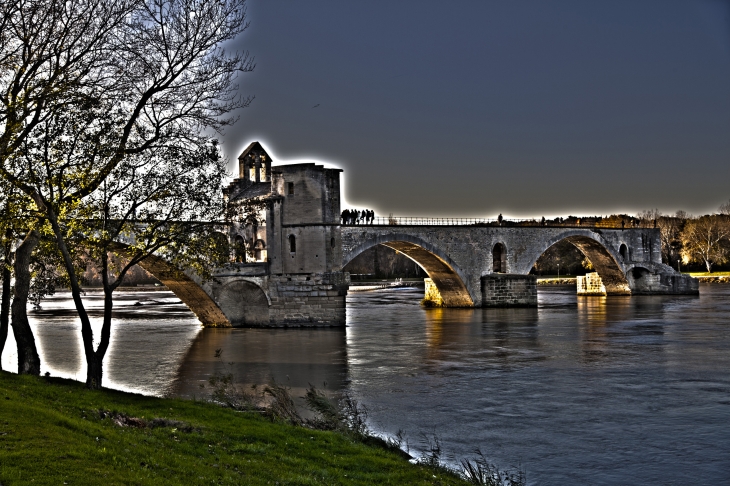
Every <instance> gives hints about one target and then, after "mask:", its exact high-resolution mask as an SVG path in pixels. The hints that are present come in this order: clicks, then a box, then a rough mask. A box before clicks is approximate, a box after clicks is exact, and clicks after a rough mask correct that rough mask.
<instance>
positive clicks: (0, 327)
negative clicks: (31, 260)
mask: <svg viewBox="0 0 730 486" xmlns="http://www.w3.org/2000/svg"><path fill="white" fill-rule="evenodd" d="M3 257H4V258H3V261H2V262H0V264H1V265H2V266H3V268H2V279H3V291H2V300H1V301H0V371H2V369H3V364H2V355H3V350H4V349H5V341H6V340H7V339H8V323H9V322H10V263H11V259H10V244H9V243H8V245H6V247H5V255H3Z"/></svg>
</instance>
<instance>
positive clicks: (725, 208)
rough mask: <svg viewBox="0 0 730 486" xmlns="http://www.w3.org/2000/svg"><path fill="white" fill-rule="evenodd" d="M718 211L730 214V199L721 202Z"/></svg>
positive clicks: (726, 214)
mask: <svg viewBox="0 0 730 486" xmlns="http://www.w3.org/2000/svg"><path fill="white" fill-rule="evenodd" d="M718 211H719V213H720V214H722V215H723V216H730V201H728V202H726V203H723V204H721V205H720V207H719V208H718Z"/></svg>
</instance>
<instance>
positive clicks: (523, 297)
mask: <svg viewBox="0 0 730 486" xmlns="http://www.w3.org/2000/svg"><path fill="white" fill-rule="evenodd" d="M481 280H482V307H535V306H537V277H535V276H534V275H516V274H505V273H493V274H490V275H484V276H483V277H482V278H481Z"/></svg>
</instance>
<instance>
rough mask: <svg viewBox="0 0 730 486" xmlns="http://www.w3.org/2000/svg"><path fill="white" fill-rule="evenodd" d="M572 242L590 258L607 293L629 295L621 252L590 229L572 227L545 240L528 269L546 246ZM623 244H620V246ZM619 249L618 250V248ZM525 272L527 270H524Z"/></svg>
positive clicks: (544, 250) (629, 289) (629, 288)
mask: <svg viewBox="0 0 730 486" xmlns="http://www.w3.org/2000/svg"><path fill="white" fill-rule="evenodd" d="M564 240H565V241H568V242H570V243H572V244H573V245H574V246H575V247H576V248H578V250H580V252H581V253H583V255H585V256H586V258H588V260H590V262H591V264H592V265H593V268H594V269H595V270H596V272H597V273H598V275H599V276H600V277H601V280H602V281H603V285H604V287H606V293H607V294H609V295H630V294H631V287H630V285H629V281H628V279H627V277H626V274H625V273H624V269H623V262H624V258H623V254H622V253H617V252H616V250H615V249H614V248H612V247H611V245H607V244H606V243H605V242H604V241H603V239H602V238H601V236H600V234H598V233H596V232H593V231H590V230H576V229H572V230H569V231H565V232H562V233H559V234H557V235H555V236H553V237H552V238H548V239H546V240H545V243H544V244H543V245H542V246H541V248H542V249H541V251H540V252H539V254H537V255H534V258H532V260H531V261H530V265H529V267H528V269H527V270H528V271H529V269H530V268H532V267H533V265H534V264H535V262H536V261H537V260H538V258H540V256H542V254H543V253H545V252H546V251H547V249H548V248H550V247H551V246H553V245H554V244H556V243H559V242H561V241H564ZM623 247H625V245H622V248H623ZM619 251H620V250H619ZM525 273H527V272H525Z"/></svg>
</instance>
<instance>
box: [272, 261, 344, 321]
mask: <svg viewBox="0 0 730 486" xmlns="http://www.w3.org/2000/svg"><path fill="white" fill-rule="evenodd" d="M349 284H350V275H349V274H348V273H345V272H331V273H318V274H311V275H302V274H283V275H272V276H270V277H269V292H270V293H269V296H270V298H271V307H270V308H269V316H270V326H272V327H302V326H344V325H345V299H346V297H347V288H348V287H349Z"/></svg>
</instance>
